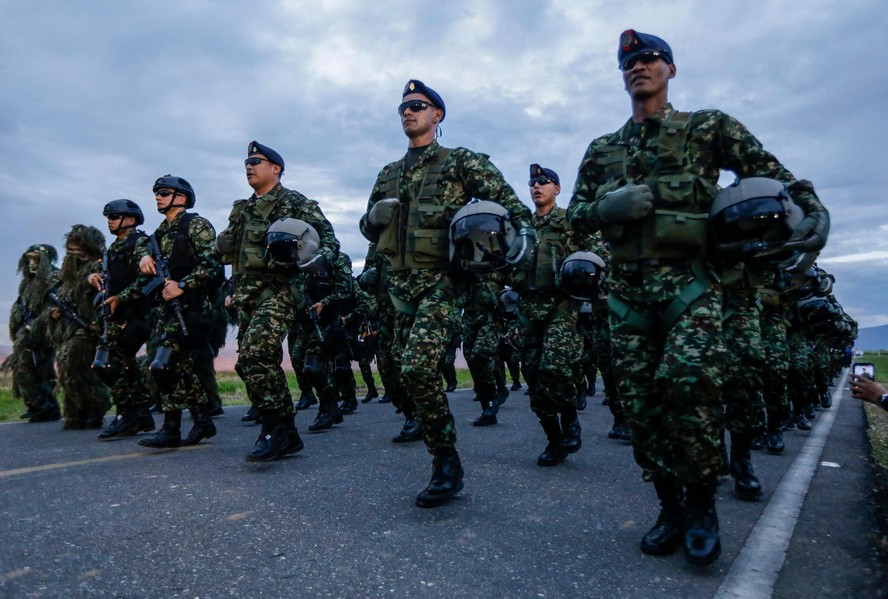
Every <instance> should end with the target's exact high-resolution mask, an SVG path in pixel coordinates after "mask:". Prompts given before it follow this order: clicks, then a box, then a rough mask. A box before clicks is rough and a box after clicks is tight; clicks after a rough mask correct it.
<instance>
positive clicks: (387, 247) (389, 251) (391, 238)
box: [376, 204, 402, 256]
mask: <svg viewBox="0 0 888 599" xmlns="http://www.w3.org/2000/svg"><path fill="white" fill-rule="evenodd" d="M401 206H402V205H401V204H398V205H396V206H395V211H394V212H393V213H392V220H391V222H390V223H389V224H388V225H386V227H385V228H384V229H383V230H382V231H381V232H380V233H379V241H377V242H376V251H377V253H379V254H383V255H386V256H397V255H398V237H399V236H400V234H401Z"/></svg>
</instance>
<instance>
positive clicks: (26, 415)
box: [19, 406, 36, 420]
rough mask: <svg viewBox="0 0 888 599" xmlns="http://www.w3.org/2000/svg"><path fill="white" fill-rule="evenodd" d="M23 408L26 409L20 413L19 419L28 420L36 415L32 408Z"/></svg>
mask: <svg viewBox="0 0 888 599" xmlns="http://www.w3.org/2000/svg"><path fill="white" fill-rule="evenodd" d="M25 407H26V408H27V409H26V410H25V411H24V412H23V413H22V415H21V416H19V418H21V419H22V420H28V419H30V418H31V416H33V415H34V414H35V413H36V410H34V408H32V407H31V406H25Z"/></svg>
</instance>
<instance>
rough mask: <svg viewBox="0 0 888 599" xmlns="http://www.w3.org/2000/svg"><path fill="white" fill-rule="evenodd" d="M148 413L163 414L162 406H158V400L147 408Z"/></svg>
mask: <svg viewBox="0 0 888 599" xmlns="http://www.w3.org/2000/svg"><path fill="white" fill-rule="evenodd" d="M148 411H149V412H151V413H152V414H163V406H161V405H160V400H159V399H158V400H157V401H155V402H154V403H153V404H151V405H150V406H149V407H148Z"/></svg>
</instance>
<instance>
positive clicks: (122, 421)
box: [97, 410, 138, 441]
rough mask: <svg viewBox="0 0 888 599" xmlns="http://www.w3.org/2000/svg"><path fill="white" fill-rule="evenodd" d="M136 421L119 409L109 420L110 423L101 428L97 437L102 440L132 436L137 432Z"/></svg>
mask: <svg viewBox="0 0 888 599" xmlns="http://www.w3.org/2000/svg"><path fill="white" fill-rule="evenodd" d="M137 426H138V422H137V421H136V420H135V419H133V418H130V417H129V415H128V414H127V412H126V411H125V410H121V411H119V412H118V413H117V416H115V417H114V420H112V421H111V424H109V425H108V426H106V427H105V428H104V429H102V432H100V433H99V434H98V435H97V437H98V439H100V440H102V441H106V440H108V439H119V438H121V437H132V436H133V435H135V434H136V432H137Z"/></svg>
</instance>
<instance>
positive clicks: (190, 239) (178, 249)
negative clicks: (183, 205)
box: [134, 211, 222, 301]
mask: <svg viewBox="0 0 888 599" xmlns="http://www.w3.org/2000/svg"><path fill="white" fill-rule="evenodd" d="M186 215H188V216H186ZM185 219H190V220H188V229H187V232H186V234H185V235H184V237H186V238H187V246H188V247H187V248H185V247H183V245H184V244H182V245H177V243H176V235H172V234H170V233H171V232H172V231H176V230H178V229H179V227H180V226H181V225H182V221H183V220H185ZM154 236H155V238H156V239H157V242H158V246H159V248H160V253H161V254H162V255H163V256H164V257H165V258H166V259H167V260H168V262H169V267H170V272H171V274H172V275H173V278H174V280H176V281H178V282H179V283H183V284H184V285H183V289H184V290H185V291H186V293H187V292H188V291H210V290H208V289H207V287H208V286H209V285H210V284H211V283H213V282H214V281H218V280H219V278H220V277H219V275H220V272H221V270H222V265H221V264H220V263H219V260H218V258H217V257H216V251H215V246H214V243H215V241H216V230H215V229H214V228H213V225H212V224H210V221H208V220H207V219H205V218H204V217H202V216H200V215H199V214H194V213H187V212H185V211H182V212H180V213H179V214H177V215H176V217H175V218H174V219H173V222H168V221H167V220H166V219H164V220H163V221H162V222H161V223H160V226H158V227H157V230H155V231H154ZM183 241H184V240H183ZM134 253H135V255H136V257H137V259H138V260H141V259H142V258H143V257H145V256H149V255H151V251H150V250H149V249H148V238H147V237H144V238H142V239H140V240H139V243H138V245H136V250H135V252H134ZM189 253H190V254H191V255H190V256H188V255H187V254H189ZM183 254H185V255H183ZM179 273H182V274H179ZM157 293H158V296H159V291H158V292H157ZM186 301H187V300H186Z"/></svg>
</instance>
